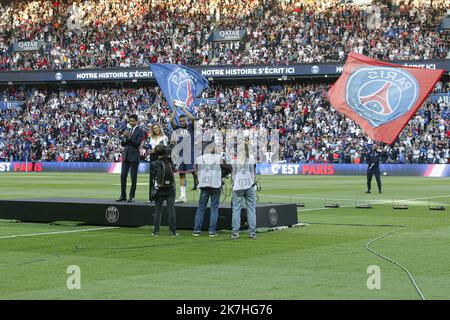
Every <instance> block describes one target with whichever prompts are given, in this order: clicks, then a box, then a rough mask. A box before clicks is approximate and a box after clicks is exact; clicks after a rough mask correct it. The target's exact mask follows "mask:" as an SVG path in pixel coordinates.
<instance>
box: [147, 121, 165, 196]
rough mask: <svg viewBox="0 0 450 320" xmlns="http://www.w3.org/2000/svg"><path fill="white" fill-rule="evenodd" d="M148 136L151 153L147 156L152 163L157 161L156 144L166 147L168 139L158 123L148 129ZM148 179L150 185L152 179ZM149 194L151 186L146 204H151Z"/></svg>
mask: <svg viewBox="0 0 450 320" xmlns="http://www.w3.org/2000/svg"><path fill="white" fill-rule="evenodd" d="M149 136H150V147H151V152H150V154H149V156H150V159H149V160H150V162H153V161H155V160H157V159H158V156H157V154H156V153H155V148H156V146H157V145H158V144H163V145H165V146H166V147H167V144H168V143H169V138H167V136H166V135H165V134H164V131H163V130H162V129H161V125H160V124H159V123H154V124H152V126H151V127H150V134H149ZM149 178H150V180H149V181H150V184H151V181H152V178H151V177H149ZM151 194H152V188H151V185H150V188H149V195H148V197H149V200H148V202H151V200H150V199H151Z"/></svg>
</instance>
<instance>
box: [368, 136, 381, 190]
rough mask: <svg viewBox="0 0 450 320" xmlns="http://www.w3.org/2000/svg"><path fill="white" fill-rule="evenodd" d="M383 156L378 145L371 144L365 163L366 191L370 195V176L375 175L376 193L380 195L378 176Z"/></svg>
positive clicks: (379, 177)
mask: <svg viewBox="0 0 450 320" xmlns="http://www.w3.org/2000/svg"><path fill="white" fill-rule="evenodd" d="M382 156H383V152H382V151H381V149H379V145H378V144H375V143H374V144H373V146H372V150H369V151H368V153H367V156H366V162H367V191H366V193H371V189H372V176H373V175H375V179H376V180H377V186H378V192H379V193H381V175H380V159H381V157H382Z"/></svg>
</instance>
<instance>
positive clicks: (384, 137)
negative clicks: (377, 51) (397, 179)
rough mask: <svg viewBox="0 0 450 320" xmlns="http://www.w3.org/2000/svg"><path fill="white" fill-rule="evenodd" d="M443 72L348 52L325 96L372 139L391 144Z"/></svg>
mask: <svg viewBox="0 0 450 320" xmlns="http://www.w3.org/2000/svg"><path fill="white" fill-rule="evenodd" d="M443 73H444V70H430V69H422V68H415V67H403V66H400V65H397V64H392V63H387V62H383V61H378V60H375V59H371V58H368V57H366V56H363V55H361V54H358V53H354V52H352V53H350V55H349V57H348V59H347V61H346V62H345V65H344V71H343V73H342V75H341V77H340V78H339V79H338V80H337V81H336V83H335V84H334V85H333V86H332V87H331V89H330V90H329V91H328V97H329V99H330V102H331V105H332V106H333V107H334V108H335V109H336V110H337V111H339V112H341V113H343V114H345V115H346V116H348V117H349V118H351V119H352V120H353V121H355V122H356V123H357V124H359V126H361V128H362V129H363V130H364V131H365V132H366V134H367V135H368V136H369V137H370V138H371V139H372V140H375V141H382V142H385V143H388V144H391V143H393V142H394V141H395V139H396V138H397V136H398V135H399V134H400V132H401V131H402V130H403V128H404V127H405V126H406V124H407V123H408V122H409V120H410V119H411V118H412V117H413V116H414V113H415V112H416V110H417V109H418V108H419V107H420V106H421V105H422V103H423V102H424V101H425V99H426V98H427V96H428V95H429V93H430V92H431V90H433V88H434V86H435V84H436V82H437V81H438V80H439V79H440V78H441V76H442V74H443Z"/></svg>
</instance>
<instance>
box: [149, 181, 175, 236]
mask: <svg viewBox="0 0 450 320" xmlns="http://www.w3.org/2000/svg"><path fill="white" fill-rule="evenodd" d="M164 201H166V205H167V213H168V214H169V230H170V232H171V233H176V231H177V228H176V223H177V221H176V217H175V189H173V192H171V193H170V194H163V195H161V194H157V195H156V197H155V217H154V220H153V233H158V232H159V227H160V225H161V213H162V208H163V204H164Z"/></svg>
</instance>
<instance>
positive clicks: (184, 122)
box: [170, 100, 198, 203]
mask: <svg viewBox="0 0 450 320" xmlns="http://www.w3.org/2000/svg"><path fill="white" fill-rule="evenodd" d="M174 105H175V110H174V111H173V112H172V115H171V117H170V125H171V126H172V128H173V129H174V134H173V135H172V141H173V140H175V141H174V142H176V143H177V144H182V143H183V141H184V140H185V139H187V140H188V141H189V143H188V148H186V149H187V150H185V149H184V148H182V149H181V154H179V156H180V158H181V159H182V162H181V163H180V164H179V165H178V170H177V171H178V173H179V174H180V198H178V199H177V200H176V201H175V202H176V203H186V202H187V198H186V173H188V172H191V173H192V176H193V177H194V188H193V190H196V189H197V186H198V176H197V172H196V170H195V167H194V125H195V118H194V116H193V115H192V113H190V112H189V111H188V110H187V109H186V106H185V105H184V104H183V103H182V102H180V101H177V100H175V101H174ZM179 107H180V108H181V110H182V111H183V112H184V113H185V114H182V115H180V116H179V117H178V121H179V125H177V123H176V122H175V116H176V114H177V113H178V108H179ZM187 118H189V122H188V119H187ZM184 152H186V153H188V155H187V157H185V155H184ZM186 158H188V159H189V160H188V161H187V162H188V163H185V162H184V161H185V160H184V159H186Z"/></svg>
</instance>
